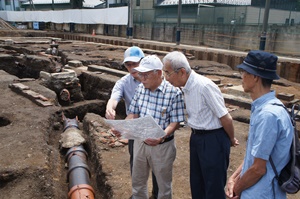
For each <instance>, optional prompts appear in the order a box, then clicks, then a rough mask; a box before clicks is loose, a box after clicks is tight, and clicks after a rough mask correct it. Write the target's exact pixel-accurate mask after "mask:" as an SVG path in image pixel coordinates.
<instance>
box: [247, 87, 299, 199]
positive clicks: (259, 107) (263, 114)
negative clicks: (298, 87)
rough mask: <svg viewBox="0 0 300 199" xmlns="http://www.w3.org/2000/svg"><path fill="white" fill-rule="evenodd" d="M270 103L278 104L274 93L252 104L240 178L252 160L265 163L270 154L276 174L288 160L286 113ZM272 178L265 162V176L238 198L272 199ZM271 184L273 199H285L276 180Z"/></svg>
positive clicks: (289, 135) (289, 138) (289, 127)
mask: <svg viewBox="0 0 300 199" xmlns="http://www.w3.org/2000/svg"><path fill="white" fill-rule="evenodd" d="M273 103H276V104H282V103H281V101H280V100H278V99H277V98H276V97H275V92H274V91H272V92H269V93H267V94H265V95H263V96H261V97H260V98H258V99H256V100H255V101H254V102H253V103H252V106H251V117H250V128H249V134H248V141H247V149H246V156H245V159H244V165H243V169H242V173H241V175H243V174H244V173H245V172H246V171H247V170H248V169H249V168H250V167H251V166H252V164H253V162H254V158H261V159H263V160H267V161H268V160H269V158H270V155H271V156H272V160H273V162H274V165H275V167H276V170H277V172H278V173H280V171H281V169H282V168H283V167H284V166H285V165H286V164H287V162H288V161H289V151H290V146H291V142H292V139H293V136H294V130H293V126H292V123H291V120H290V117H289V115H288V113H287V112H286V110H285V109H284V108H283V107H281V106H278V105H273ZM274 176H275V174H274V172H273V169H272V166H271V165H270V162H269V161H268V162H267V172H266V174H265V175H264V176H263V177H262V178H261V179H260V180H259V181H258V182H257V183H256V184H255V185H253V186H251V187H249V188H248V189H246V190H244V191H243V192H242V195H241V199H256V198H259V199H273V198H274V195H273V191H272V180H273V178H274ZM274 182H275V183H274V184H275V195H276V199H285V198H286V193H285V192H283V191H282V190H281V189H280V187H279V186H278V183H277V180H275V181H274Z"/></svg>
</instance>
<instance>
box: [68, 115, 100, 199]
mask: <svg viewBox="0 0 300 199" xmlns="http://www.w3.org/2000/svg"><path fill="white" fill-rule="evenodd" d="M63 122H64V132H65V131H66V130H67V129H68V131H70V130H72V128H73V129H74V131H76V130H77V131H78V129H79V127H78V119H77V117H76V119H69V118H66V117H65V116H64V115H63ZM64 141H65V142H68V141H69V140H64ZM87 155H88V154H87V152H86V151H85V150H84V147H83V146H82V145H79V146H73V147H71V148H69V150H68V151H67V153H66V156H65V158H66V159H65V161H66V162H67V164H68V175H67V181H68V182H69V187H68V188H69V193H68V198H69V199H94V198H95V192H94V189H93V187H91V186H90V177H91V173H90V169H89V167H88V165H87Z"/></svg>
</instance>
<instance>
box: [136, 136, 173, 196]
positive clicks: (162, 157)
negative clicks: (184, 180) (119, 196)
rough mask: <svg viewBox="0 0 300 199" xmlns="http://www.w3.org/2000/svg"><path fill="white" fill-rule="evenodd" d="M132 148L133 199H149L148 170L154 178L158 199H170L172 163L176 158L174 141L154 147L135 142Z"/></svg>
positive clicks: (138, 141)
mask: <svg viewBox="0 0 300 199" xmlns="http://www.w3.org/2000/svg"><path fill="white" fill-rule="evenodd" d="M133 148H134V153H133V154H134V158H133V169H132V196H133V199H145V198H149V197H148V187H147V181H148V178H149V173H150V169H152V172H153V173H154V175H155V176H156V180H157V184H158V189H159V191H158V199H171V198H172V172H173V163H174V160H175V157H176V146H175V142H174V139H173V140H171V141H169V142H166V143H163V144H159V145H157V146H154V147H153V146H148V145H147V144H145V143H144V142H143V141H141V140H135V141H134V147H133Z"/></svg>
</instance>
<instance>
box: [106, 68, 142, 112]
mask: <svg viewBox="0 0 300 199" xmlns="http://www.w3.org/2000/svg"><path fill="white" fill-rule="evenodd" d="M140 83H141V82H139V81H137V80H136V79H134V78H133V76H132V75H130V74H127V75H125V76H124V77H122V78H121V79H119V80H118V81H117V82H116V84H115V85H114V87H113V89H112V93H111V96H110V98H111V99H115V100H117V101H118V102H119V101H120V100H121V99H124V100H125V107H126V115H128V108H129V105H130V102H131V100H132V98H133V96H134V93H135V89H136V88H137V86H138V85H139V84H140Z"/></svg>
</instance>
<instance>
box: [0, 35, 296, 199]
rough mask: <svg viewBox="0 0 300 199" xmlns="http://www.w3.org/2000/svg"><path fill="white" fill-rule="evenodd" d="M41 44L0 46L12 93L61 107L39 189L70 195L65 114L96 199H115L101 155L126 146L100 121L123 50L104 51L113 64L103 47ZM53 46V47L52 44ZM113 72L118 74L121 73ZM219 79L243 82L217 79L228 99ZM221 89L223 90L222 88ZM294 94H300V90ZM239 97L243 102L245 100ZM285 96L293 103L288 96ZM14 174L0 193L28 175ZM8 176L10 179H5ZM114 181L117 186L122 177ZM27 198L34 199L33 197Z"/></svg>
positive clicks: (3, 119) (1, 120)
mask: <svg viewBox="0 0 300 199" xmlns="http://www.w3.org/2000/svg"><path fill="white" fill-rule="evenodd" d="M40 39H41V41H40V42H41V43H34V44H28V43H20V44H15V45H2V46H1V55H0V58H1V60H2V61H1V63H0V70H4V71H6V72H7V73H9V74H11V75H13V76H16V77H17V78H18V79H17V80H13V81H12V83H11V84H13V85H12V86H10V88H11V90H12V91H14V92H16V93H18V94H19V95H21V96H24V97H25V98H28V99H30V100H31V101H32V102H34V103H36V104H37V105H38V106H42V107H48V106H54V107H57V108H56V109H55V111H53V112H51V113H50V115H49V123H48V124H45V126H46V128H47V129H48V130H47V131H46V132H45V134H46V135H45V140H44V141H45V142H46V143H45V145H46V146H47V148H48V152H47V153H46V154H47V157H45V158H46V159H47V160H48V161H47V162H48V163H47V164H48V165H47V166H49V169H48V170H47V169H46V168H43V169H41V170H40V171H39V172H37V173H42V172H43V171H44V170H47V172H46V173H47V174H45V176H48V179H44V178H42V179H41V177H39V175H38V174H36V176H35V177H36V178H39V179H38V181H40V182H41V184H43V185H42V187H43V188H41V189H45V190H44V191H45V192H46V194H45V195H46V197H44V198H67V195H68V192H69V191H70V187H68V185H69V184H70V182H69V176H70V175H69V171H68V169H69V167H68V164H67V159H68V158H67V157H66V155H67V153H68V149H66V148H62V147H61V142H60V141H61V134H62V133H63V132H64V124H63V120H62V115H63V114H64V115H65V116H66V117H67V118H71V119H72V118H76V117H78V120H79V125H78V127H79V130H80V131H82V133H83V137H84V138H85V140H86V142H84V143H83V144H82V145H83V148H84V150H85V151H86V154H87V162H86V164H87V165H86V166H87V169H86V166H84V169H83V170H85V171H88V173H89V175H88V177H89V180H88V181H89V184H90V186H91V187H92V188H93V190H94V194H95V198H98V199H108V198H116V196H114V190H113V187H112V185H111V184H110V183H108V179H107V177H108V176H109V175H111V173H107V172H104V171H103V164H102V161H106V160H103V157H102V156H101V151H109V149H108V148H109V147H118V146H124V144H123V143H120V142H118V141H116V140H115V138H113V137H112V136H111V135H109V134H108V133H107V128H106V127H105V125H103V123H102V117H103V116H104V114H105V106H106V102H107V100H108V99H109V96H110V92H111V89H112V87H113V85H114V84H115V82H116V81H117V80H118V79H119V78H120V77H121V76H123V75H124V74H125V73H124V68H122V66H121V60H122V54H123V51H124V49H123V48H121V49H118V48H115V47H113V46H110V47H109V48H106V51H108V54H113V55H112V58H111V57H108V55H107V54H104V51H103V52H102V51H101V46H96V47H95V49H93V48H94V47H92V46H89V47H86V46H81V45H80V43H79V44H78V43H76V44H72V42H70V41H60V42H59V44H60V45H59V46H57V45H53V44H54V43H55V42H56V40H53V39H49V38H40ZM49 41H50V44H52V47H56V50H53V48H52V49H49V48H51V45H49ZM53 41H54V43H52V42H53ZM63 44H69V45H70V48H71V49H64V47H63ZM91 49H92V50H91ZM99 49H100V52H99ZM90 50H91V51H90ZM118 51H119V54H120V55H121V56H120V57H119V58H117V57H116V58H114V56H116V54H114V53H115V52H118ZM75 55H76V56H75ZM100 65H102V66H106V67H109V68H105V67H101V66H100ZM86 66H88V67H86ZM114 69H118V71H117V70H114ZM194 69H195V70H196V71H198V70H200V69H202V71H201V72H202V73H205V70H203V67H202V68H199V67H198V66H196V67H195V68H194ZM214 70H217V69H215V68H214V67H211V66H209V67H207V71H206V74H207V75H211V73H212V71H214ZM203 71H204V72H203ZM221 75H223V76H224V77H226V76H228V77H231V78H233V79H235V78H239V77H236V73H232V72H230V73H224V72H222V71H221V72H219V75H217V76H215V77H214V78H216V77H219V78H220V79H217V80H216V81H220V80H222V81H223V84H224V85H225V86H224V85H223V86H224V87H221V89H222V91H223V92H224V93H228V92H229V90H227V89H228V88H229V87H230V85H231V84H232V82H230V81H229V82H228V81H227V82H226V80H225V79H224V78H222V77H221ZM218 84H219V85H220V86H221V83H218ZM277 85H278V86H283V87H288V86H287V84H286V83H285V82H280V83H277ZM28 90H29V91H30V92H29V91H28ZM283 90H285V88H283ZM292 91H295V92H297V91H299V87H297V88H295V90H292ZM236 95H237V96H240V95H241V94H239V93H238V94H236ZM285 96H286V97H289V95H285ZM297 97H298V98H299V96H296V99H297ZM226 100H227V102H230V104H233V106H232V110H236V109H238V108H239V107H238V106H245V107H247V106H249V103H248V101H246V102H236V99H231V98H228V99H226ZM293 100H295V99H293ZM290 101H292V100H291V99H288V100H287V102H290ZM246 109H247V108H246ZM246 109H245V110H243V111H244V112H241V113H239V114H236V113H235V112H233V114H232V116H233V118H234V119H235V121H240V122H242V123H249V117H248V116H249V115H248V114H249V111H247V110H246ZM117 112H118V117H120V118H124V116H125V112H124V104H123V103H120V104H119V106H118V107H117ZM12 123H14V121H13V120H12V119H10V117H7V116H5V115H0V128H1V127H5V126H8V125H10V124H12ZM111 157H113V155H111ZM45 167H46V166H45ZM81 168H82V167H81ZM14 172H18V171H12V173H10V172H8V173H1V172H0V191H1V188H3V187H5V186H8V182H10V181H14V180H15V179H16V178H17V177H16V176H22V175H23V176H26V172H25V173H24V174H22V175H14V174H13V173H14ZM22 172H23V171H22ZM6 176H8V177H7V178H5V177H6ZM42 176H44V174H43V175H42ZM115 178H116V179H115V180H116V181H117V180H118V177H115ZM5 180H6V181H5ZM48 184H51V186H50V185H49V186H48ZM44 187H46V188H44ZM119 195H122V193H119ZM0 198H1V196H0ZM20 198H22V197H20ZM23 198H30V196H28V197H23ZM32 198H33V197H32ZM41 198H42V197H41ZM179 198H180V197H179Z"/></svg>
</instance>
